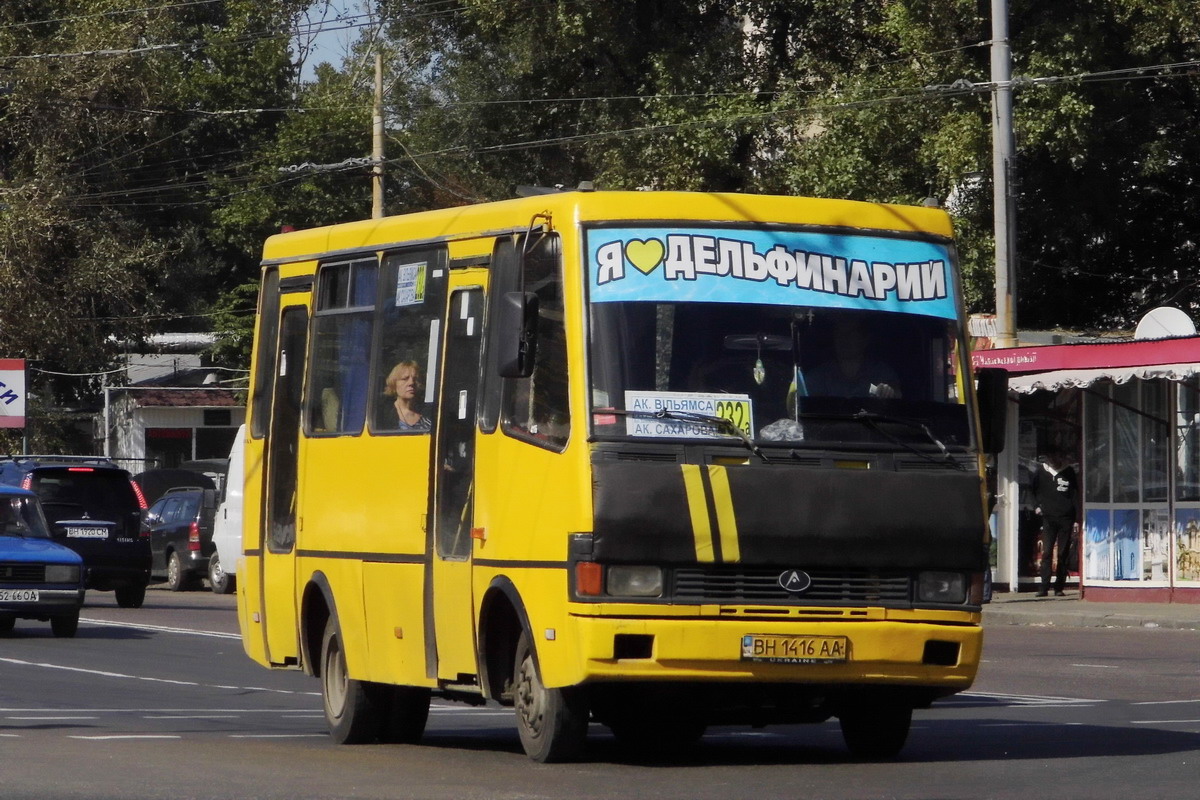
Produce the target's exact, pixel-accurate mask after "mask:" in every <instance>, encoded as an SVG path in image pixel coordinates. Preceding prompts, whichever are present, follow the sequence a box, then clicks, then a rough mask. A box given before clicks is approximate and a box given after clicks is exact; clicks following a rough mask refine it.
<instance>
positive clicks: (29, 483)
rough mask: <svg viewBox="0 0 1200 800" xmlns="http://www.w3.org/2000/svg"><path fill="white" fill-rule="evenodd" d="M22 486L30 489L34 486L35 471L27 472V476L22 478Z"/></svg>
mask: <svg viewBox="0 0 1200 800" xmlns="http://www.w3.org/2000/svg"><path fill="white" fill-rule="evenodd" d="M21 488H22V489H25V490H29V489H32V488H33V473H32V472H26V473H25V477H24V478H21Z"/></svg>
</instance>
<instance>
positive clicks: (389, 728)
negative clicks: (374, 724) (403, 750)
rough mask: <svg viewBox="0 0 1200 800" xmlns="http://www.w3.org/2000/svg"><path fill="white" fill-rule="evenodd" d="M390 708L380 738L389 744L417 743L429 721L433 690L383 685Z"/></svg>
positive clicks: (382, 688)
mask: <svg viewBox="0 0 1200 800" xmlns="http://www.w3.org/2000/svg"><path fill="white" fill-rule="evenodd" d="M379 688H380V689H381V690H382V691H384V692H386V693H387V695H388V708H387V714H386V718H385V720H384V724H383V731H382V733H380V736H379V739H380V741H382V742H387V743H388V744H416V743H417V742H419V741H421V737H422V736H423V735H424V734H425V723H426V722H428V721H429V698H430V696H431V692H430V691H429V690H428V689H422V688H420V687H417V686H381V687H379Z"/></svg>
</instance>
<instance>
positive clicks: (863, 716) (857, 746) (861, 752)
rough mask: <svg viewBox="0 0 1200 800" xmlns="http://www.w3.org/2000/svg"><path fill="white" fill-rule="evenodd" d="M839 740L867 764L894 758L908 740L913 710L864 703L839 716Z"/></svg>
mask: <svg viewBox="0 0 1200 800" xmlns="http://www.w3.org/2000/svg"><path fill="white" fill-rule="evenodd" d="M838 722H839V723H840V724H841V726H842V738H843V739H845V741H846V747H848V748H849V749H850V753H851V755H853V756H854V757H855V758H860V759H864V760H869V761H878V760H884V759H890V758H894V757H895V756H896V755H897V754H898V753H899V752H900V750H901V749H903V747H904V743H905V741H907V740H908V729H909V728H910V727H911V726H912V707H911V706H906V705H899V704H895V703H866V704H862V705H857V704H856V705H854V706H851V707H848V708H845V709H843V710H842V712H841V713H840V714H839V715H838Z"/></svg>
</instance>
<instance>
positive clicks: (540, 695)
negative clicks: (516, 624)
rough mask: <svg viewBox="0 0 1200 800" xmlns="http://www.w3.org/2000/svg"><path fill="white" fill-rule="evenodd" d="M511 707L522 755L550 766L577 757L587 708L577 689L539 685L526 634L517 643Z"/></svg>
mask: <svg viewBox="0 0 1200 800" xmlns="http://www.w3.org/2000/svg"><path fill="white" fill-rule="evenodd" d="M513 705H514V706H515V708H516V712H517V733H518V734H520V737H521V746H522V747H523V748H524V749H525V754H526V755H528V756H529V757H530V758H531V759H533V760H534V761H538V762H541V763H552V762H561V761H570V760H572V759H575V758H578V757H579V755H580V753H582V751H583V746H584V742H585V740H586V739H587V729H588V708H587V701H586V698H585V697H584V695H583V693H582V692H581V691H580V690H578V689H572V688H566V689H547V688H546V687H545V685H544V684H543V683H542V678H541V674H540V673H539V672H538V666H537V662H536V660H535V658H534V653H533V646H532V644H531V642H530V638H529V633H528V631H525V632H522V634H521V638H520V639H519V640H518V641H517V654H516V661H515V664H514V668H513Z"/></svg>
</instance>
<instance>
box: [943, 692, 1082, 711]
mask: <svg viewBox="0 0 1200 800" xmlns="http://www.w3.org/2000/svg"><path fill="white" fill-rule="evenodd" d="M955 697H982V698H986V699H988V700H1002V701H1007V702H1008V703H1009V704H1011V705H1016V706H1046V707H1050V708H1059V707H1063V706H1081V705H1092V704H1095V703H1103V702H1105V701H1103V700H1091V699H1086V698H1081V697H1050V696H1041V695H1033V694H1000V693H998V692H962V693H961V694H958V695H955ZM947 699H948V700H949V701H950V702H951V703H952V702H953V700H954V698H953V697H952V698H947Z"/></svg>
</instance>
